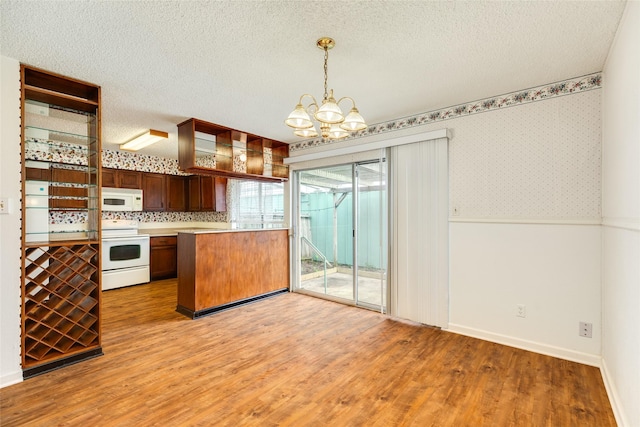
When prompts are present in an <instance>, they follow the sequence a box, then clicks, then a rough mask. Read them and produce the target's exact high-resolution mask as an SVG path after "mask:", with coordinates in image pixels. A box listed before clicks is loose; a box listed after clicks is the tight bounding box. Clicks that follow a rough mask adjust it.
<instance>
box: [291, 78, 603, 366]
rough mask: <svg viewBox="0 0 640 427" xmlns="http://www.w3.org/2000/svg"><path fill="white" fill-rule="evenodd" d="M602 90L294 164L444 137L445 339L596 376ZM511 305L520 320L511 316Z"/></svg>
mask: <svg viewBox="0 0 640 427" xmlns="http://www.w3.org/2000/svg"><path fill="white" fill-rule="evenodd" d="M576 80H577V79H574V80H572V81H570V82H568V84H567V85H566V86H567V87H574V86H573V85H574V84H575V81H576ZM605 83H606V82H605ZM531 92H537V89H535V90H532V91H531ZM601 92H602V91H601V90H600V89H597V88H596V89H592V90H587V91H582V92H581V91H574V92H571V93H567V94H564V95H565V96H556V97H553V96H549V97H546V98H544V99H543V100H539V101H535V102H522V103H516V104H514V105H513V106H511V107H509V108H500V109H493V110H491V111H485V112H482V113H475V114H464V115H460V116H459V117H456V118H454V119H450V120H445V121H440V122H436V123H433V124H429V125H422V126H416V127H415V128H413V129H402V130H398V131H395V132H390V133H388V134H387V135H388V136H386V135H384V134H378V135H372V136H367V137H364V138H359V139H354V140H349V141H346V142H339V143H335V144H328V145H324V146H314V147H311V148H309V149H304V150H295V151H294V152H293V153H292V156H293V157H295V156H300V155H304V154H313V153H318V152H319V151H323V150H329V151H331V150H335V149H339V148H340V147H343V146H347V145H358V144H367V143H368V142H371V141H378V140H379V139H380V138H384V137H387V138H395V137H398V136H407V135H408V134H409V133H411V132H412V133H414V134H417V133H426V132H430V131H433V130H436V129H442V128H445V127H446V128H447V129H448V130H449V131H450V134H451V136H452V137H451V139H450V141H449V183H450V189H449V200H450V202H449V203H450V206H449V215H450V218H449V220H450V224H449V239H450V241H449V256H450V280H449V295H450V308H449V310H450V316H449V330H451V331H454V332H458V333H463V334H467V335H471V336H476V337H479V338H483V339H487V340H491V341H496V342H501V343H505V344H509V345H512V346H517V347H521V348H526V349H529V350H533V351H537V352H541V353H546V354H550V355H553V356H557V357H562V358H566V359H569V360H575V361H579V362H583V363H587V364H591V365H596V366H599V365H600V355H601V286H600V285H601V228H600V223H601V174H600V172H601V138H602V132H601ZM547 93H549V92H547ZM509 97H510V95H505V96H501V97H499V98H500V99H505V98H509ZM482 104H483V101H475V102H473V103H471V104H470V107H473V106H475V105H482ZM466 111H471V109H470V108H467V109H466ZM427 116H428V114H427ZM454 208H455V213H454ZM517 304H524V305H525V308H526V317H525V318H521V317H517V316H516V305H517ZM580 321H586V322H590V323H592V324H593V337H592V338H584V337H580V336H579V334H578V324H579V322H580Z"/></svg>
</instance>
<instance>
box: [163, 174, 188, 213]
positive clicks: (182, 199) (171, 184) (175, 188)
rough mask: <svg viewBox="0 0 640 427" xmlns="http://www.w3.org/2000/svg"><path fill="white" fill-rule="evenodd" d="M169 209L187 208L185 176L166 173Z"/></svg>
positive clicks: (184, 209)
mask: <svg viewBox="0 0 640 427" xmlns="http://www.w3.org/2000/svg"><path fill="white" fill-rule="evenodd" d="M166 188H167V209H166V210H167V211H168V212H185V211H186V210H187V180H186V178H185V177H184V176H179V175H166Z"/></svg>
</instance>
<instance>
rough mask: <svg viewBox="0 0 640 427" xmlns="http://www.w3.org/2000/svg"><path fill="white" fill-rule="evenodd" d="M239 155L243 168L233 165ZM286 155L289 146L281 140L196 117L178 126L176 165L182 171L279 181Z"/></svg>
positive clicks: (282, 177) (286, 173)
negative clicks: (243, 157)
mask: <svg viewBox="0 0 640 427" xmlns="http://www.w3.org/2000/svg"><path fill="white" fill-rule="evenodd" d="M243 154H244V156H246V160H244V162H245V165H244V168H236V165H235V164H236V163H237V162H242V160H240V159H241V158H242V155H243ZM288 155H289V145H288V144H286V143H284V142H279V141H273V140H270V139H266V138H263V137H261V136H258V135H253V134H249V133H246V132H242V131H238V130H235V129H230V128H227V127H225V126H220V125H217V124H214V123H208V122H205V121H203V120H198V119H189V120H187V121H185V122H183V123H180V124H179V125H178V167H179V168H180V170H182V171H184V172H188V173H194V174H199V175H213V176H218V177H223V178H237V179H250V180H254V181H268V182H283V181H286V180H287V179H288V177H289V167H288V166H287V165H285V164H284V159H285V158H286V157H287V156H288ZM238 169H244V170H246V172H240V171H238Z"/></svg>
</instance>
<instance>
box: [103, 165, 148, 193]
mask: <svg viewBox="0 0 640 427" xmlns="http://www.w3.org/2000/svg"><path fill="white" fill-rule="evenodd" d="M102 186H103V187H111V188H135V189H141V188H142V172H139V171H131V170H124V169H102Z"/></svg>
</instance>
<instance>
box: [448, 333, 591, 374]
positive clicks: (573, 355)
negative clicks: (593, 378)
mask: <svg viewBox="0 0 640 427" xmlns="http://www.w3.org/2000/svg"><path fill="white" fill-rule="evenodd" d="M446 331H448V332H453V333H456V334H460V335H465V336H468V337H472V338H478V339H481V340H485V341H491V342H494V343H498V344H503V345H507V346H509V347H515V348H519V349H522V350H528V351H533V352H535V353H540V354H544V355H547V356H552V357H557V358H559V359H565V360H569V361H572V362H578V363H583V364H585V365H590V366H595V367H597V368H599V367H600V365H601V363H602V358H601V357H600V356H599V355H596V354H588V353H582V352H580V351H574V350H569V349H566V348H562V347H556V346H553V345H548V344H544V343H540V342H535V341H529V340H523V339H520V338H516V337H511V336H508V335H502V334H496V333H493V332H489V331H483V330H480V329H474V328H468V327H466V326H462V325H456V324H454V323H449V328H448V329H446Z"/></svg>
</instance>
